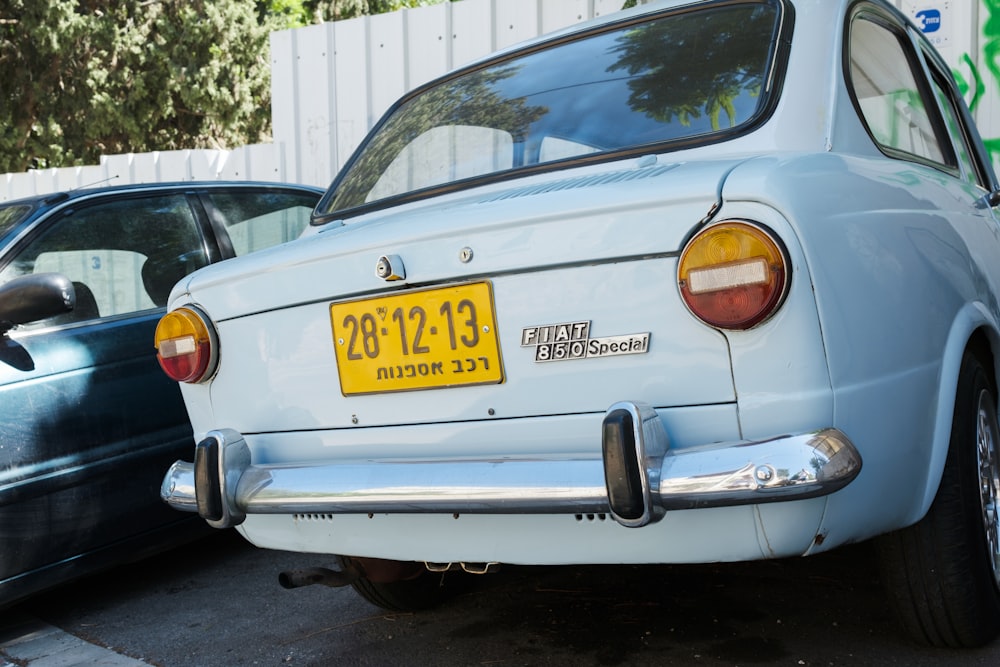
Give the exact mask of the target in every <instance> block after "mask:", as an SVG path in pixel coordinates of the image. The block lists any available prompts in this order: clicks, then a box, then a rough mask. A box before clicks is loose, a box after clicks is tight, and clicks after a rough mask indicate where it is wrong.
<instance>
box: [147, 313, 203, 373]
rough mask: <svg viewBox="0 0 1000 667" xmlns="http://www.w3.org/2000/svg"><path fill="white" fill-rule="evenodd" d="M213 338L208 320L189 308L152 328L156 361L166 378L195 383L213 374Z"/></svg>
mask: <svg viewBox="0 0 1000 667" xmlns="http://www.w3.org/2000/svg"><path fill="white" fill-rule="evenodd" d="M215 340H216V339H215V335H214V331H213V329H212V328H211V327H210V326H209V324H208V318H207V317H206V316H205V315H204V314H202V313H201V311H199V310H197V309H196V308H193V307H189V306H186V307H183V308H178V309H177V310H174V311H171V312H169V313H167V314H166V315H164V316H163V318H162V319H161V320H160V322H159V324H157V325H156V335H155V344H156V359H157V361H159V362H160V368H162V369H163V372H164V373H166V374H167V376H168V377H170V379H172V380H176V381H177V382H190V383H196V382H201V381H202V380H205V379H206V378H208V377H211V375H212V373H214V372H215V366H216V363H215V362H216V350H215V347H216V345H215Z"/></svg>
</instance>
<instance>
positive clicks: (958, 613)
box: [878, 352, 1000, 647]
mask: <svg viewBox="0 0 1000 667" xmlns="http://www.w3.org/2000/svg"><path fill="white" fill-rule="evenodd" d="M991 377H992V376H991V375H990V374H987V372H986V370H985V367H984V365H983V363H982V362H980V360H979V359H978V358H977V357H976V356H975V355H974V354H972V353H971V352H966V355H965V357H964V358H963V360H962V368H961V371H960V374H959V379H958V391H957V394H956V397H955V413H954V420H953V423H952V431H951V443H950V445H949V449H948V457H947V460H946V463H945V468H944V473H943V475H942V478H941V485H940V487H939V488H938V492H937V496H935V498H934V502H933V504H932V505H931V508H930V510H929V511H928V512H927V515H926V516H925V517H924V518H923V519H921V520H920V521H919V522H917V523H916V524H914V525H913V526H910V527H908V528H904V529H902V530H899V531H896V532H894V533H891V534H889V535H886V536H883V537H881V538H879V540H878V546H879V554H880V560H881V566H882V577H883V581H884V583H885V585H886V588H887V590H888V593H889V595H890V598H891V600H892V602H893V604H894V606H895V607H896V611H897V614H898V616H899V618H900V621H901V622H902V624H903V626H904V627H905V629H906V630H907V632H908V633H909V634H910V635H911V636H912V637H913V638H914V639H916V640H917V641H919V642H921V643H926V644H931V645H934V646H947V647H975V646H982V645H984V644H986V643H988V642H990V641H992V640H993V639H994V638H996V637H997V635H998V634H1000V517H998V506H997V503H998V497H1000V455H998V447H1000V429H998V426H997V399H996V390H995V388H994V386H993V382H992V381H991V380H990V378H991Z"/></svg>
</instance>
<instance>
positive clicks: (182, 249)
mask: <svg viewBox="0 0 1000 667" xmlns="http://www.w3.org/2000/svg"><path fill="white" fill-rule="evenodd" d="M206 264H208V257H207V254H206V252H205V248H204V241H203V239H202V235H201V232H200V231H199V225H198V221H197V218H196V217H195V214H194V212H193V211H192V209H191V205H190V204H189V202H188V200H187V197H185V196H184V195H179V194H178V195H158V196H155V197H145V198H131V199H119V200H114V201H105V202H102V203H99V204H94V205H90V206H81V207H80V208H78V209H75V210H73V211H71V212H70V213H68V214H65V215H61V216H59V217H58V218H57V219H56V220H55V221H53V222H52V223H51V224H49V225H48V227H47V228H46V229H45V230H44V231H43V232H42V233H41V234H40V235H38V236H36V237H34V238H33V239H32V240H31V241H30V242H29V243H27V244H26V245H25V246H23V247H21V248H19V249H18V250H17V251H16V252H15V256H14V258H13V260H12V261H11V262H10V263H8V265H7V266H6V267H4V269H3V270H2V271H0V284H2V283H5V282H7V281H8V280H11V279H13V278H15V277H17V276H19V275H25V274H29V273H42V272H57V273H62V274H64V275H66V276H67V277H69V278H70V280H72V281H73V284H74V287H75V288H76V292H77V308H76V310H75V311H74V312H73V313H69V314H67V315H66V316H59V319H58V320H57V319H55V318H52V319H50V320H42V321H40V322H37V323H34V324H32V325H30V327H31V328H37V327H43V326H51V325H52V324H58V323H62V322H63V321H65V320H66V319H69V320H71V321H79V320H87V319H93V318H97V317H110V316H116V315H123V314H128V313H132V312H137V311H142V310H148V309H151V308H156V307H159V306H163V305H165V304H166V297H167V294H168V293H169V291H170V289H171V288H172V287H173V285H174V284H175V283H176V282H177V281H178V280H180V279H181V278H182V277H183V276H184V275H186V274H188V273H190V272H191V271H194V270H195V269H197V268H200V267H202V266H205V265H206Z"/></svg>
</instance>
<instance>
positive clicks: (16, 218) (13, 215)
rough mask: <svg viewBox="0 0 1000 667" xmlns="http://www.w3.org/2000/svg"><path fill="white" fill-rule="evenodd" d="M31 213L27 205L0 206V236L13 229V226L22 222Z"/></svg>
mask: <svg viewBox="0 0 1000 667" xmlns="http://www.w3.org/2000/svg"><path fill="white" fill-rule="evenodd" d="M30 213H31V207H30V206H28V205H27V204H10V205H7V206H0V236H3V235H4V234H6V233H7V231H8V230H10V229H13V227H14V225H16V224H17V223H19V222H21V221H22V220H24V219H25V218H26V217H28V214H30Z"/></svg>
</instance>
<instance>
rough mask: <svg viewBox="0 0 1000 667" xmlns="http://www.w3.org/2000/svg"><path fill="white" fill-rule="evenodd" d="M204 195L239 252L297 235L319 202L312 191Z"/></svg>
mask: <svg viewBox="0 0 1000 667" xmlns="http://www.w3.org/2000/svg"><path fill="white" fill-rule="evenodd" d="M203 197H204V198H205V199H206V200H207V201H208V202H209V203H210V207H209V209H210V210H211V211H212V213H213V215H214V216H215V217H216V218H217V220H218V221H219V222H221V223H222V225H223V226H224V228H225V230H226V233H227V235H228V237H229V240H230V243H231V244H232V250H233V254H235V255H237V256H239V255H246V254H248V253H251V252H256V251H257V250H262V249H264V248H269V247H270V246H273V245H278V244H279V243H285V242H286V241H291V240H293V239H297V238H298V237H299V235H300V234H302V230H304V229H305V228H306V227H308V226H309V216H310V215H311V214H312V210H313V207H314V206H315V204H316V197H315V196H314V195H312V194H308V195H307V194H298V193H288V192H257V193H252V194H251V193H247V192H241V193H235V192H210V193H207V194H205V195H203Z"/></svg>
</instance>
